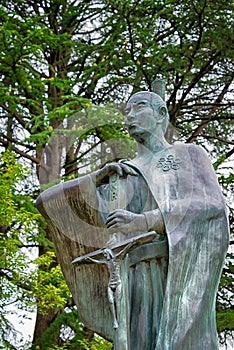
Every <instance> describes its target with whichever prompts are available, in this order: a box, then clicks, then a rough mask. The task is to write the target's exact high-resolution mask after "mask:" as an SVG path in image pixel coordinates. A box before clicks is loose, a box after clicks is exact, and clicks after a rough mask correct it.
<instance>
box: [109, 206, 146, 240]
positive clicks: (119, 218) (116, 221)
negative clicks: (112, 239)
mask: <svg viewBox="0 0 234 350" xmlns="http://www.w3.org/2000/svg"><path fill="white" fill-rule="evenodd" d="M106 226H107V228H108V230H109V232H110V233H115V232H122V233H124V234H127V233H131V232H145V231H147V224H146V220H145V216H144V214H135V213H132V212H130V211H128V210H124V209H116V210H114V211H112V212H111V213H110V214H109V215H108V217H107V220H106Z"/></svg>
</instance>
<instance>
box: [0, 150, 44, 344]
mask: <svg viewBox="0 0 234 350" xmlns="http://www.w3.org/2000/svg"><path fill="white" fill-rule="evenodd" d="M0 169H1V170H0V195H1V202H0V309H1V312H0V334H1V337H0V343H1V342H2V343H3V344H4V345H5V346H6V348H8V346H11V345H10V342H9V333H10V330H11V328H12V326H11V324H10V322H9V320H8V318H7V315H8V313H9V310H8V308H7V306H8V305H9V304H10V303H12V304H16V303H18V302H20V303H21V305H22V306H23V305H24V308H27V304H26V300H25V291H27V290H28V289H29V288H30V281H29V280H28V273H29V269H28V268H27V267H26V266H27V264H28V262H29V260H30V259H29V257H28V254H27V253H26V252H25V250H23V247H24V246H26V245H27V244H28V241H27V237H28V238H29V237H32V236H33V235H34V234H35V230H36V228H37V220H38V218H39V214H38V213H37V212H36V210H35V208H34V207H33V205H32V200H31V199H30V198H28V197H27V196H23V195H22V194H19V193H17V192H18V190H19V188H20V186H21V185H20V182H21V181H22V180H23V179H24V177H25V176H26V175H27V174H28V171H27V170H26V168H25V167H23V166H22V164H20V163H18V162H17V157H16V155H15V154H14V153H12V152H10V151H6V152H4V153H2V154H1V155H0ZM9 348H11V347H9Z"/></svg>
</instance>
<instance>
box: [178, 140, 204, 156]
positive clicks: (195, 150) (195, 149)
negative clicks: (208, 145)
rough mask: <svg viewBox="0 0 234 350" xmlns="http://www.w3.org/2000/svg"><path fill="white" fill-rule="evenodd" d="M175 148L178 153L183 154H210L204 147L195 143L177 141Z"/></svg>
mask: <svg viewBox="0 0 234 350" xmlns="http://www.w3.org/2000/svg"><path fill="white" fill-rule="evenodd" d="M173 148H174V150H175V151H176V153H177V154H180V153H181V154H183V153H185V152H186V153H189V155H190V156H194V157H205V158H207V157H208V154H207V152H206V151H205V150H204V148H203V147H201V146H199V145H196V144H194V143H183V142H176V143H174V144H173Z"/></svg>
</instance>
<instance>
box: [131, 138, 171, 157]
mask: <svg viewBox="0 0 234 350" xmlns="http://www.w3.org/2000/svg"><path fill="white" fill-rule="evenodd" d="M168 147H170V144H169V143H168V142H167V141H166V139H165V138H164V137H160V138H156V137H150V138H148V139H146V140H138V152H137V153H138V157H142V156H144V155H147V154H149V153H157V152H160V151H162V150H164V149H167V148H168Z"/></svg>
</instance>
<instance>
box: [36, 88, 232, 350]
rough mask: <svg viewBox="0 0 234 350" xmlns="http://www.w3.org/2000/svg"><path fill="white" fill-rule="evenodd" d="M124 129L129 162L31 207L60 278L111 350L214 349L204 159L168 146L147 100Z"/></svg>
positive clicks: (223, 234)
mask: <svg viewBox="0 0 234 350" xmlns="http://www.w3.org/2000/svg"><path fill="white" fill-rule="evenodd" d="M126 124H127V126H128V130H129V134H130V135H131V136H132V137H134V138H135V140H136V141H137V143H138V154H137V156H136V158H135V159H133V160H131V161H126V160H123V161H120V162H118V163H111V164H107V165H106V166H104V167H103V168H101V169H99V170H97V171H96V172H94V173H93V174H91V175H87V176H84V177H82V178H79V179H76V180H72V181H68V182H66V183H61V184H59V185H57V186H54V187H52V188H50V189H48V190H46V191H44V192H43V193H42V194H41V195H40V197H39V198H38V200H37V207H38V209H39V210H40V212H41V213H42V214H43V216H44V217H45V218H46V220H47V222H48V224H49V226H50V228H51V230H52V232H53V236H54V242H55V246H56V252H57V256H58V259H59V262H60V264H61V267H62V269H63V273H64V276H65V279H66V281H67V283H68V286H69V288H70V290H71V292H72V294H73V297H74V300H75V302H76V304H77V307H78V310H79V313H80V316H81V318H82V320H83V322H84V323H85V324H86V325H87V327H89V328H91V329H93V330H94V331H96V332H97V333H99V334H101V335H103V336H104V337H106V338H107V339H109V340H112V341H113V342H114V347H115V349H116V350H197V349H202V350H215V349H216V350H217V349H218V345H217V334H216V324H215V297H216V293H217V288H218V283H219V279H220V274H221V270H222V265H223V261H224V258H225V254H226V251H227V246H228V222H227V213H226V207H225V202H224V199H223V196H222V194H221V191H220V188H219V185H218V182H217V178H216V175H215V173H214V170H213V168H212V165H211V163H210V160H209V158H208V156H207V154H206V152H205V151H204V150H203V149H202V148H201V147H199V146H196V145H193V144H181V143H177V144H173V145H171V144H168V143H167V141H166V140H165V137H164V134H165V131H166V128H167V124H168V112H167V108H166V105H165V102H164V101H163V99H162V98H161V97H160V96H159V95H157V94H155V93H151V92H140V93H137V94H135V95H133V96H132V97H131V98H130V100H129V102H128V104H127V108H126ZM72 262H73V264H72Z"/></svg>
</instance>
